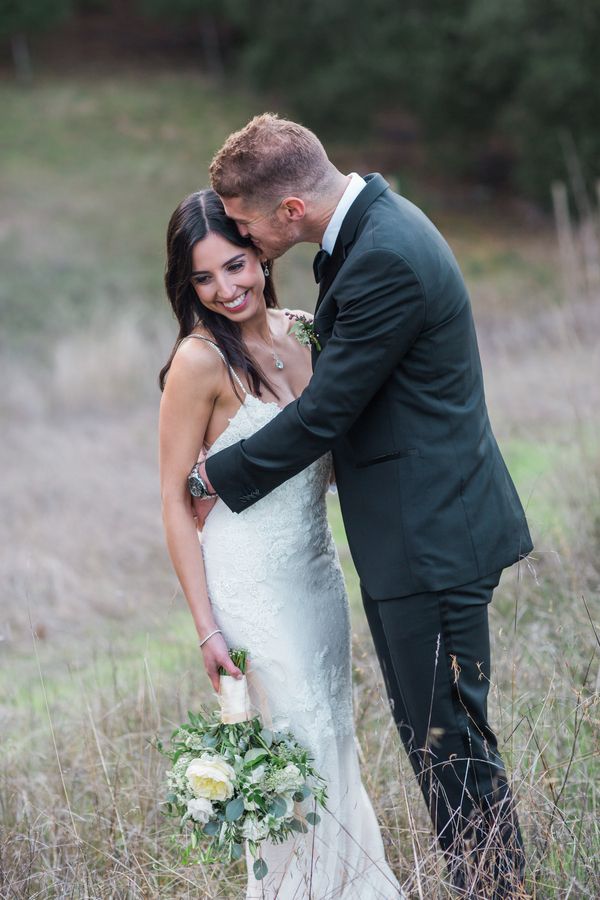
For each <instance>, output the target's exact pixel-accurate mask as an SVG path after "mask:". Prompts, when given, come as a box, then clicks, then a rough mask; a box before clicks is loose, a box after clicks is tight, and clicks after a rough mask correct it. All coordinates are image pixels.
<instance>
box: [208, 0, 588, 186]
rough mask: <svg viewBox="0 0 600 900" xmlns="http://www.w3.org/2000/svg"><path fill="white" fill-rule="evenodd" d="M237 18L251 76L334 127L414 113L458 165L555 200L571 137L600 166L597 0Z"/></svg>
mask: <svg viewBox="0 0 600 900" xmlns="http://www.w3.org/2000/svg"><path fill="white" fill-rule="evenodd" d="M190 2H192V0H190ZM228 15H229V16H231V17H232V20H233V21H234V22H235V24H236V27H237V29H238V31H239V34H240V35H241V37H242V42H241V59H240V65H241V68H242V71H243V72H244V74H246V75H248V76H249V77H250V78H251V79H252V80H253V81H254V83H255V84H256V85H257V86H258V87H260V88H261V89H262V90H267V91H274V92H276V93H277V94H278V95H280V96H281V97H283V98H285V101H286V104H289V106H290V108H291V111H292V112H295V113H296V114H298V115H299V116H300V117H301V118H302V120H303V121H305V122H306V124H308V125H312V126H313V127H315V128H318V129H319V131H320V132H322V133H324V134H325V135H327V134H331V133H334V132H337V133H338V134H339V135H340V136H342V137H343V138H346V139H351V138H352V136H353V134H355V133H356V129H361V130H362V131H365V130H366V129H368V128H369V127H370V125H371V123H372V122H373V120H374V119H375V117H377V118H378V120H379V121H381V119H382V117H385V115H386V113H389V114H395V113H397V112H398V111H400V112H402V111H407V110H409V111H411V112H412V113H414V115H415V116H416V118H417V120H418V121H419V123H420V125H421V127H422V130H423V134H424V136H425V137H426V138H427V139H429V145H430V146H431V147H434V148H435V152H436V159H437V162H438V165H440V166H444V167H445V168H446V169H447V171H448V172H452V173H454V174H464V175H468V176H470V177H475V178H478V179H479V180H482V181H485V182H487V183H488V184H491V185H495V186H500V185H502V184H503V183H505V182H506V181H507V180H508V179H509V178H510V177H512V178H513V180H514V181H515V182H516V183H517V184H518V185H519V187H521V188H522V189H525V190H526V191H528V192H529V193H533V194H535V195H536V196H538V197H539V198H543V199H544V200H546V201H547V200H548V198H549V185H550V182H551V180H552V179H553V178H555V177H557V176H559V177H560V176H564V173H565V153H564V149H563V147H564V145H565V140H567V141H568V142H569V144H570V145H572V146H574V147H576V149H577V153H578V155H579V157H580V159H581V163H582V166H583V169H584V171H586V172H587V174H588V177H589V180H591V179H592V177H593V176H596V177H597V176H598V175H600V129H598V127H597V120H598V115H599V113H600V53H598V49H597V48H598V45H599V44H600V4H598V0H404V2H403V3H402V4H401V5H400V4H397V3H394V2H392V0H361V2H360V3H353V4H349V3H348V2H346V0H288V2H286V3H281V2H280V0H254V2H253V3H252V4H242V3H239V4H234V3H231V4H230V6H229V9H228Z"/></svg>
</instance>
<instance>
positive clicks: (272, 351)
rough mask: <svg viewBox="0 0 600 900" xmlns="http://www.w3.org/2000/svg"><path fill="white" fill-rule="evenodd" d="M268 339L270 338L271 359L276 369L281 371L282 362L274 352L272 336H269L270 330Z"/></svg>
mask: <svg viewBox="0 0 600 900" xmlns="http://www.w3.org/2000/svg"><path fill="white" fill-rule="evenodd" d="M269 337H270V338H271V356H272V357H273V362H274V363H275V368H276V369H283V360H282V359H281V357H280V356H279V355H278V354H277V353H276V352H275V342H274V341H273V335H272V334H271V329H270V328H269Z"/></svg>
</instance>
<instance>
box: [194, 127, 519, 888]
mask: <svg viewBox="0 0 600 900" xmlns="http://www.w3.org/2000/svg"><path fill="white" fill-rule="evenodd" d="M210 171H211V180H212V185H213V187H214V189H215V190H216V191H217V193H218V194H219V195H220V196H221V198H222V200H223V203H224V205H225V209H226V212H227V213H228V215H229V216H231V217H232V218H233V219H235V221H236V222H237V224H238V228H239V230H240V232H241V234H242V235H249V236H250V237H251V238H252V241H253V242H254V244H255V246H256V247H257V248H258V249H259V251H260V252H261V255H262V256H264V257H265V258H267V259H272V258H275V257H279V256H281V255H282V254H283V253H285V252H286V250H288V249H289V248H290V247H292V246H293V245H294V244H297V243H299V242H301V241H307V242H312V243H315V244H320V245H321V247H322V249H321V250H320V251H319V253H317V257H316V259H315V277H316V280H317V282H318V284H319V297H318V301H317V306H316V312H315V320H314V326H315V330H316V332H317V334H318V339H319V343H320V347H321V350H320V351H319V350H317V349H315V347H313V348H312V351H313V376H312V379H311V381H310V383H309V385H308V386H307V388H306V389H305V390H304V392H303V393H302V395H301V396H300V397H299V398H298V400H296V401H295V402H293V403H291V404H290V405H289V406H287V407H286V408H285V409H284V410H283V411H282V412H281V413H280V414H279V415H278V416H277V417H276V418H275V419H274V420H273V421H272V422H270V423H269V424H268V425H266V426H265V427H264V428H262V429H261V430H260V431H258V432H257V433H256V434H254V435H252V436H251V437H249V438H248V439H247V440H244V441H241V442H240V443H238V444H235V445H234V446H231V447H228V448H227V449H225V450H222V451H221V452H220V453H216V454H215V455H213V456H211V457H210V458H209V459H208V460H207V462H206V467H205V468H204V470H201V474H204V476H205V480H206V484H207V488H208V490H209V491H216V493H217V494H218V495H219V497H221V499H222V500H223V501H224V502H225V503H226V504H227V506H229V507H230V509H232V510H233V511H234V512H242V511H243V510H245V509H247V508H248V507H249V506H251V505H252V504H253V503H256V502H257V501H259V500H260V499H261V498H262V497H264V496H266V495H267V494H268V493H269V492H270V491H272V490H273V489H274V488H276V487H277V486H278V485H280V484H281V483H282V482H283V481H285V480H287V479H288V478H291V477H292V476H293V475H295V474H296V473H297V472H299V471H300V470H301V469H304V468H305V467H306V466H308V465H309V464H310V463H311V462H313V461H314V460H315V459H317V458H318V457H320V456H322V455H323V454H324V453H326V452H327V451H328V450H331V451H332V452H333V458H334V463H335V474H336V480H337V486H338V491H339V498H340V504H341V508H342V513H343V517H344V523H345V526H346V532H347V535H348V542H349V545H350V549H351V552H352V557H353V559H354V562H355V565H356V569H357V571H358V574H359V577H360V581H361V589H362V596H363V602H364V607H365V612H366V615H367V619H368V621H369V625H370V627H371V631H372V634H373V640H374V643H375V648H376V650H377V654H378V657H379V661H380V663H381V668H382V670H383V674H384V678H385V682H386V687H387V691H388V694H389V697H390V702H391V706H392V710H393V714H394V718H395V720H396V723H397V726H398V729H399V732H400V735H401V737H402V740H403V742H404V745H405V748H406V750H407V753H408V756H409V759H410V761H411V763H412V765H413V768H414V771H415V773H416V775H417V778H418V780H419V784H420V787H421V789H422V791H423V794H424V797H425V800H426V802H427V804H428V807H429V810H430V813H431V816H432V820H433V823H434V825H435V828H436V831H437V834H438V838H439V841H440V844H441V846H442V848H443V850H444V853H445V855H446V859H447V862H448V866H449V869H450V873H451V877H452V880H453V883H454V885H455V886H456V887H457V888H458V889H459V891H461V892H462V893H464V895H466V896H484V897H486V898H488V900H489V898H492V897H493V898H500V897H515V896H518V895H519V892H520V890H521V889H522V873H523V859H524V857H523V847H522V842H521V835H520V832H519V826H518V822H517V818H516V814H515V812H514V809H513V804H512V798H511V795H510V791H509V788H508V784H507V778H506V773H505V769H504V764H503V762H502V759H501V757H500V755H499V753H498V749H497V741H496V738H495V736H494V734H493V732H492V731H491V729H490V726H489V725H488V721H487V693H488V685H489V678H490V652H489V632H488V622H487V611H488V603H489V601H490V600H491V597H492V592H493V589H494V588H495V586H496V585H497V583H498V580H499V578H500V574H501V572H502V569H504V568H505V567H506V566H510V565H512V564H513V563H515V562H517V561H518V560H519V559H521V558H522V557H524V556H525V555H526V554H527V553H529V551H530V550H531V549H532V543H531V539H530V536H529V531H528V529H527V523H526V521H525V515H524V512H523V508H522V506H521V504H520V502H519V498H518V496H517V493H516V491H515V488H514V485H513V483H512V481H511V478H510V475H509V473H508V471H507V469H506V466H505V464H504V461H503V459H502V456H501V454H500V451H499V449H498V445H497V444H496V441H495V439H494V436H493V434H492V430H491V427H490V422H489V419H488V414H487V409H486V405H485V399H484V391H483V380H482V373H481V364H480V360H479V352H478V348H477V341H476V337H475V329H474V324H473V318H472V314H471V306H470V302H469V297H468V295H467V291H466V288H465V285H464V282H463V279H462V276H461V273H460V271H459V268H458V265H457V262H456V260H455V258H454V256H453V255H452V252H451V250H450V249H449V247H448V245H447V244H446V242H445V241H444V239H443V238H442V236H441V235H440V234H439V232H438V231H437V230H436V229H435V227H434V226H433V225H432V223H431V222H430V221H429V220H428V219H427V218H426V216H425V215H424V214H423V213H422V212H421V211H420V210H419V209H417V208H416V207H415V206H413V205H412V204H411V203H410V202H409V201H408V200H406V199H404V198H403V197H401V196H398V195H397V194H395V193H394V192H393V191H391V190H390V187H389V185H388V184H387V183H386V181H385V180H384V179H383V178H382V176H381V175H377V174H375V175H368V176H367V177H366V178H365V179H362V178H361V177H359V176H358V175H356V174H352V175H350V176H346V175H343V174H342V173H340V172H339V171H338V170H337V169H336V168H335V166H333V164H332V163H331V162H330V161H329V159H328V157H327V155H326V153H325V150H324V149H323V146H322V145H321V143H320V142H319V140H318V139H317V138H316V136H315V135H314V134H313V133H312V132H310V131H308V130H307V129H306V128H303V127H302V126H300V125H297V124H295V123H293V122H289V121H287V120H284V119H280V118H279V117H277V116H274V115H269V114H265V115H262V116H258V117H256V118H254V119H253V120H252V121H251V122H249V123H248V125H246V127H245V128H244V129H242V130H241V131H239V132H237V133H235V134H232V135H231V136H230V137H229V138H228V140H227V141H226V142H225V144H224V146H223V147H222V148H221V150H220V151H219V152H218V153H217V155H216V156H215V158H214V160H213V162H212V164H211V169H210Z"/></svg>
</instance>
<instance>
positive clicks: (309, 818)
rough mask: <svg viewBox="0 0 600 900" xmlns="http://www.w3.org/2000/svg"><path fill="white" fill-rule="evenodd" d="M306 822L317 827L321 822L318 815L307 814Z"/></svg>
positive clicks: (313, 813)
mask: <svg viewBox="0 0 600 900" xmlns="http://www.w3.org/2000/svg"><path fill="white" fill-rule="evenodd" d="M306 821H307V822H308V824H309V825H318V824H319V822H320V821H321V816H320V815H319V813H315V812H309V813H306Z"/></svg>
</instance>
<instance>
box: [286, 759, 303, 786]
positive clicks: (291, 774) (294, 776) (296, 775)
mask: <svg viewBox="0 0 600 900" xmlns="http://www.w3.org/2000/svg"><path fill="white" fill-rule="evenodd" d="M284 778H285V782H286V783H287V784H288V785H289V788H288V790H290V791H297V790H299V789H300V788H301V787H302V785H303V784H304V777H303V775H302V772H301V771H300V769H299V768H298V766H295V765H294V764H293V763H289V764H288V765H287V766H286V767H285V769H284V770H283V773H282V780H283V779H284Z"/></svg>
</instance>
